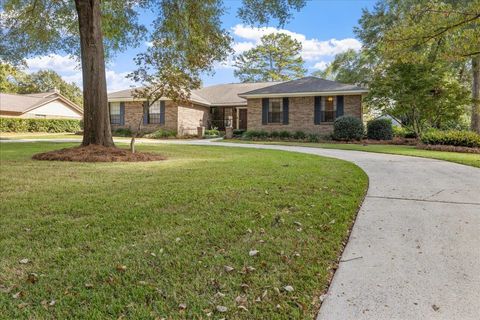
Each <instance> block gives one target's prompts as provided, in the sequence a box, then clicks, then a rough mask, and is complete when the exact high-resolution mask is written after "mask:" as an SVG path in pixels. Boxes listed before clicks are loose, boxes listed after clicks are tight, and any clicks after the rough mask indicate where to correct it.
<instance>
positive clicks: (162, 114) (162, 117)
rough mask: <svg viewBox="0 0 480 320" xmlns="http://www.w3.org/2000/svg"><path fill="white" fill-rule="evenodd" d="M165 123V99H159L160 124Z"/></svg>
mask: <svg viewBox="0 0 480 320" xmlns="http://www.w3.org/2000/svg"><path fill="white" fill-rule="evenodd" d="M164 124H165V101H160V125H164Z"/></svg>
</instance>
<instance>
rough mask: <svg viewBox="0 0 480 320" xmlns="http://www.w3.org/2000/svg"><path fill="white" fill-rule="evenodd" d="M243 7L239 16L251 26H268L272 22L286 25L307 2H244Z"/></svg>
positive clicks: (290, 0)
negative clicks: (293, 14) (276, 21)
mask: <svg viewBox="0 0 480 320" xmlns="http://www.w3.org/2000/svg"><path fill="white" fill-rule="evenodd" d="M242 2H243V6H242V7H241V8H240V9H239V10H238V16H239V17H240V18H241V19H242V20H243V21H245V22H246V23H248V24H250V25H266V24H268V23H269V22H270V20H272V19H275V20H278V24H279V25H284V24H285V23H286V22H287V21H288V20H290V19H291V18H292V13H291V12H292V11H294V10H296V11H300V9H302V8H303V7H304V6H305V4H306V2H307V1H306V0H242Z"/></svg>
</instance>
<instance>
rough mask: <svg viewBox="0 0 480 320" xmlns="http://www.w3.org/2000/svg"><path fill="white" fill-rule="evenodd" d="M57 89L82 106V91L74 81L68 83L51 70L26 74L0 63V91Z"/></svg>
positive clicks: (35, 91) (44, 90) (46, 90)
mask: <svg viewBox="0 0 480 320" xmlns="http://www.w3.org/2000/svg"><path fill="white" fill-rule="evenodd" d="M54 89H56V90H58V91H59V92H60V93H61V94H62V95H63V96H65V97H67V98H68V99H69V100H70V101H72V102H73V103H75V104H77V105H79V106H82V105H83V97H82V91H81V90H80V88H79V87H78V86H77V85H76V84H75V83H73V82H72V83H68V82H66V81H64V80H63V79H62V77H60V75H59V74H58V73H56V72H55V71H53V70H40V71H38V72H34V73H31V74H27V73H25V72H23V71H21V70H18V69H17V68H15V67H13V66H10V65H8V64H1V63H0V92H4V93H19V94H25V93H41V92H49V91H52V90H54Z"/></svg>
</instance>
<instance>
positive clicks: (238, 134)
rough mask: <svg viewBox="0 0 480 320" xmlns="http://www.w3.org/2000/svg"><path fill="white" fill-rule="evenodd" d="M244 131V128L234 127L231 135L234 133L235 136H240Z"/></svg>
mask: <svg viewBox="0 0 480 320" xmlns="http://www.w3.org/2000/svg"><path fill="white" fill-rule="evenodd" d="M244 132H245V130H244V129H234V130H233V135H234V136H235V137H239V136H240V137H241V136H242V135H243V133H244Z"/></svg>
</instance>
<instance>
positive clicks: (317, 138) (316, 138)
mask: <svg viewBox="0 0 480 320" xmlns="http://www.w3.org/2000/svg"><path fill="white" fill-rule="evenodd" d="M320 140H321V139H320V135H318V134H316V133H311V134H309V135H308V142H320Z"/></svg>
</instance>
